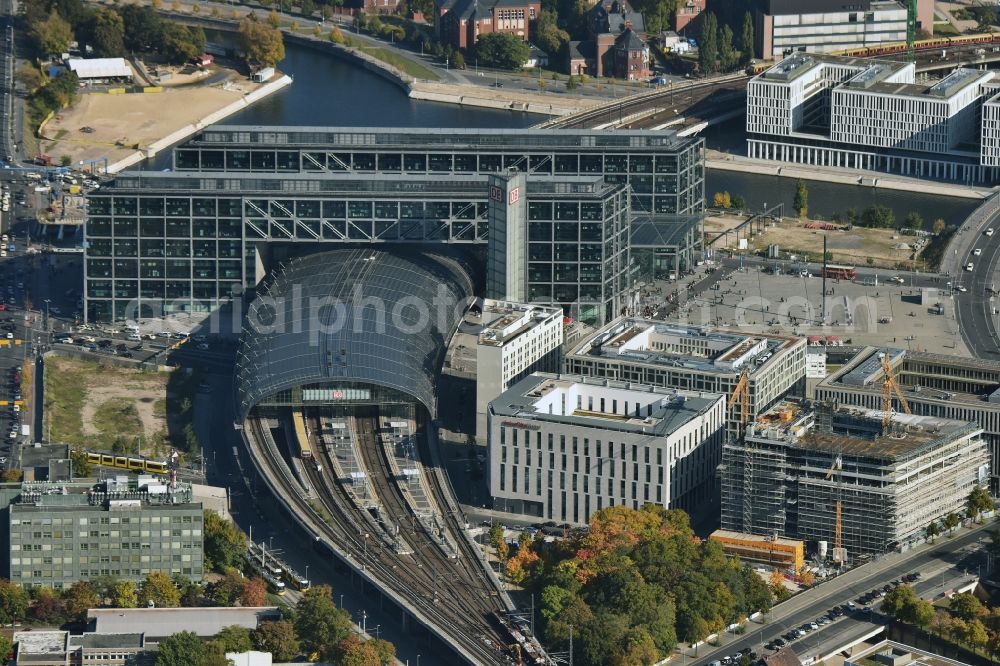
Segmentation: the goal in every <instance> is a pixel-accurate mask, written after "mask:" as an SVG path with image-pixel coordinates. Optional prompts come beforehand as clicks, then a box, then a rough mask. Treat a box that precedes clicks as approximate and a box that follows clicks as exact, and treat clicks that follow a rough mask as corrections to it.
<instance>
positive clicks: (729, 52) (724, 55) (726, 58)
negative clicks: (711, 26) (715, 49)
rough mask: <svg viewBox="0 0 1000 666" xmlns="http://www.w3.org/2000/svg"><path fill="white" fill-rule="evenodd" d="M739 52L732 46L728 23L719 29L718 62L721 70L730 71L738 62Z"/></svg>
mask: <svg viewBox="0 0 1000 666" xmlns="http://www.w3.org/2000/svg"><path fill="white" fill-rule="evenodd" d="M739 59H740V53H739V51H737V50H736V49H735V48H733V29H732V28H730V27H729V26H728V25H724V26H722V28H721V29H720V30H719V64H720V65H721V67H722V71H723V72H730V71H732V70H733V69H734V68H735V67H736V64H737V63H738V62H739Z"/></svg>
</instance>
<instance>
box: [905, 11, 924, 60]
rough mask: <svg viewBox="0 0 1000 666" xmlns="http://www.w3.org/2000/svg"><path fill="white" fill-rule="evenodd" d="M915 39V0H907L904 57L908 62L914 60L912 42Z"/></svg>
mask: <svg viewBox="0 0 1000 666" xmlns="http://www.w3.org/2000/svg"><path fill="white" fill-rule="evenodd" d="M925 27H926V26H925ZM916 41H917V0H908V2H907V3H906V59H907V60H908V61H909V62H914V61H915V60H916V54H915V52H914V50H913V43H914V42H916Z"/></svg>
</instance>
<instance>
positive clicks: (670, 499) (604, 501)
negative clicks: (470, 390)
mask: <svg viewBox="0 0 1000 666" xmlns="http://www.w3.org/2000/svg"><path fill="white" fill-rule="evenodd" d="M725 407H726V400H725V397H724V396H722V395H719V394H710V393H703V392H697V391H679V390H675V389H664V388H658V387H652V386H648V385H641V384H632V383H628V382H617V381H611V380H606V379H593V378H587V377H581V376H574V375H554V374H547V373H532V374H531V375H529V376H527V377H525V378H524V379H522V380H521V381H519V382H518V383H517V384H515V385H514V386H512V387H511V388H510V389H509V390H507V391H505V392H504V393H503V395H501V396H500V397H498V398H497V399H496V400H494V401H493V402H492V403H490V408H489V441H488V475H489V484H490V493H491V494H492V495H493V497H494V507H496V508H499V509H501V510H504V511H511V512H516V513H523V514H525V515H530V516H536V517H539V518H544V519H548V520H555V521H560V522H569V523H574V524H582V523H586V522H587V520H588V519H589V517H590V516H591V515H592V514H593V513H594V512H595V511H599V510H601V509H603V508H605V507H610V506H618V505H624V506H628V507H630V508H634V509H638V508H640V507H642V506H644V505H646V504H659V505H662V506H664V507H667V508H681V509H685V510H687V511H689V512H690V511H692V510H696V509H697V508H698V507H700V506H704V505H706V504H708V503H709V502H710V501H711V499H712V497H713V496H714V490H713V489H714V479H715V470H716V468H717V467H718V465H719V463H720V461H721V452H722V441H723V438H724V432H725V430H724V429H725V420H726V417H725Z"/></svg>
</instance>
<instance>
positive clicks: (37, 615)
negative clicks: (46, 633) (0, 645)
mask: <svg viewBox="0 0 1000 666" xmlns="http://www.w3.org/2000/svg"><path fill="white" fill-rule="evenodd" d="M62 612H63V605H62V600H60V599H59V597H58V596H56V593H55V591H53V590H52V588H49V587H43V588H41V589H39V590H37V591H36V592H35V598H34V600H33V601H32V602H31V606H30V607H29V608H28V616H29V617H30V618H31V619H32V620H34V621H36V622H40V623H43V624H62V623H63V619H62V617H61V615H62ZM2 656H3V655H2V653H0V657H2Z"/></svg>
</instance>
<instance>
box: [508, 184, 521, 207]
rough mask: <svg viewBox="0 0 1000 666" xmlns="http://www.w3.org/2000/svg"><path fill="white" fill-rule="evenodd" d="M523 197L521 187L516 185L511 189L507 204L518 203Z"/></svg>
mask: <svg viewBox="0 0 1000 666" xmlns="http://www.w3.org/2000/svg"><path fill="white" fill-rule="evenodd" d="M520 199H521V188H520V187H515V188H514V189H512V190H511V191H510V195H509V196H508V197H507V204H508V205H510V204H516V203H517V202H518V201H519V200H520Z"/></svg>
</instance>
